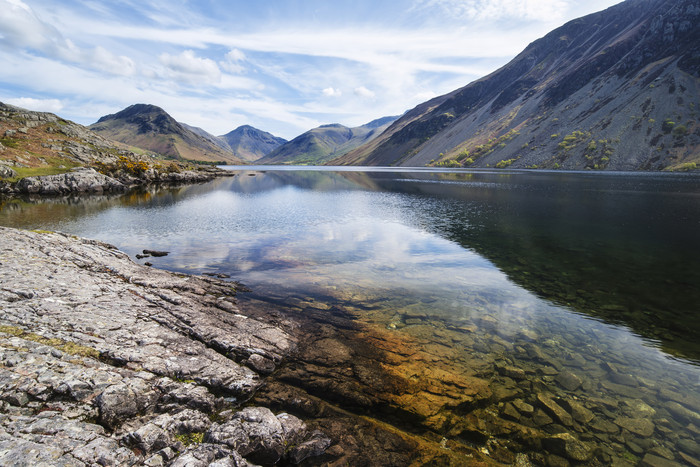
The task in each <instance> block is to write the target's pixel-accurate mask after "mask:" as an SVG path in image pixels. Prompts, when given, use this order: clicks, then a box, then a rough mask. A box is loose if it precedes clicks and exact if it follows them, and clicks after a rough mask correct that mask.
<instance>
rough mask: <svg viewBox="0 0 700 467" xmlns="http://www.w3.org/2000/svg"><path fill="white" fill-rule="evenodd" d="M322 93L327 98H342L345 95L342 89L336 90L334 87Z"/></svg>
mask: <svg viewBox="0 0 700 467" xmlns="http://www.w3.org/2000/svg"><path fill="white" fill-rule="evenodd" d="M321 92H323V95H324V96H326V97H340V96H342V95H343V92H342V91H341V90H340V89H335V88H333V87H327V88H325V89H324V90H323V91H321Z"/></svg>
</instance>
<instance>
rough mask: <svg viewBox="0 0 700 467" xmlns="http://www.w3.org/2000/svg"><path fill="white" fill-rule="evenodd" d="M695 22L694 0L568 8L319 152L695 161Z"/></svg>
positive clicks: (393, 159) (600, 162) (699, 56)
mask: <svg viewBox="0 0 700 467" xmlns="http://www.w3.org/2000/svg"><path fill="white" fill-rule="evenodd" d="M698 25H700V4H699V3H698V1H697V0H627V1H625V2H623V3H621V4H618V5H616V6H613V7H611V8H608V9H607V10H605V11H602V12H599V13H594V14H592V15H588V16H585V17H583V18H579V19H576V20H573V21H571V22H569V23H567V24H565V25H564V26H562V27H560V28H558V29H555V30H554V31H552V32H551V33H549V34H547V35H546V36H545V37H543V38H541V39H539V40H537V41H535V42H533V43H532V44H530V45H529V46H528V47H527V48H526V49H525V50H524V51H523V52H522V53H520V54H519V55H518V56H517V57H515V58H514V59H513V60H512V61H511V62H510V63H508V64H507V65H505V66H503V67H502V68H500V69H499V70H497V71H495V72H493V73H491V74H490V75H488V76H486V77H484V78H481V79H479V80H477V81H474V82H472V83H470V84H468V85H467V86H465V87H463V88H461V89H457V90H455V91H453V92H451V93H449V94H446V95H443V96H440V97H437V98H434V99H432V100H430V101H428V102H426V103H423V104H421V105H419V106H417V107H415V108H414V109H412V110H410V111H409V112H407V113H406V114H404V115H403V116H402V117H401V118H400V119H398V120H397V121H395V122H394V123H393V124H392V125H391V126H390V127H389V128H388V129H387V130H386V131H384V133H383V134H382V135H380V136H379V137H378V138H376V139H374V140H373V141H371V142H369V143H368V144H365V145H363V146H361V147H359V148H356V149H355V150H353V151H350V152H349V153H347V154H346V155H344V156H342V157H340V158H338V159H336V160H333V161H331V162H330V164H334V165H387V166H388V165H398V166H425V165H436V166H449V167H499V168H502V167H512V168H545V169H556V168H562V169H607V170H664V169H670V170H679V169H680V170H682V169H692V168H695V167H697V165H698V164H700V126H698V111H700V109H699V108H698V106H700V79H699V78H700V27H699V26H698Z"/></svg>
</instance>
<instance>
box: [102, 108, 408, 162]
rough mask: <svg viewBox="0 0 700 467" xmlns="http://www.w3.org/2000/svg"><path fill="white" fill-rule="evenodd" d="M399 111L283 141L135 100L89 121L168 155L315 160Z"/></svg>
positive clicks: (358, 140)
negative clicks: (212, 126) (186, 119)
mask: <svg viewBox="0 0 700 467" xmlns="http://www.w3.org/2000/svg"><path fill="white" fill-rule="evenodd" d="M397 118H398V117H384V118H380V119H377V120H374V121H372V122H370V123H367V124H365V125H362V126H358V127H355V128H348V127H346V126H343V125H340V124H332V125H323V126H321V127H318V128H314V129H312V130H309V131H307V132H305V133H303V134H302V135H300V136H298V137H296V138H294V139H293V140H292V141H287V140H285V139H283V138H279V137H276V136H274V135H272V134H270V133H268V132H266V131H262V130H259V129H257V128H254V127H252V126H250V125H243V126H239V127H238V128H236V129H235V130H232V131H230V132H229V133H227V134H225V135H222V136H214V135H212V134H210V133H208V132H207V131H205V130H203V129H202V128H198V127H194V126H190V125H187V124H185V123H180V122H177V121H176V120H175V119H174V118H173V117H172V116H170V115H169V114H168V113H167V112H166V111H165V110H163V109H161V108H160V107H157V106H155V105H149V104H134V105H131V106H129V107H127V108H126V109H124V110H122V111H120V112H117V113H115V114H111V115H106V116H104V117H102V118H100V119H99V120H98V121H97V122H96V123H94V124H92V125H90V126H89V128H90V129H91V130H92V131H94V132H95V133H97V134H99V135H101V136H103V137H105V138H108V139H111V140H114V141H118V142H120V143H122V144H125V145H127V146H128V147H129V148H131V149H136V148H138V149H141V150H145V151H151V152H155V153H158V154H161V155H163V156H166V157H170V158H173V159H183V160H193V161H205V162H220V163H226V164H242V163H243V164H245V163H252V162H255V163H257V164H305V165H311V164H313V165H320V164H323V163H325V162H328V161H329V160H331V159H334V158H336V157H339V156H342V155H344V154H346V153H347V152H348V151H351V150H352V149H355V148H356V147H358V146H360V145H362V144H365V143H367V142H369V141H371V140H372V139H374V138H375V137H377V136H379V135H380V134H381V133H382V131H384V130H385V129H386V128H387V127H388V126H389V125H390V124H391V123H392V122H393V121H395V120H396V119H397Z"/></svg>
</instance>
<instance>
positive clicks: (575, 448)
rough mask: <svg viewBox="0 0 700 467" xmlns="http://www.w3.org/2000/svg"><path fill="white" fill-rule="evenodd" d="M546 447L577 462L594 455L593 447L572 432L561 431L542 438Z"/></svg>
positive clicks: (586, 459) (584, 460)
mask: <svg viewBox="0 0 700 467" xmlns="http://www.w3.org/2000/svg"><path fill="white" fill-rule="evenodd" d="M542 444H543V445H544V447H545V448H546V449H548V450H549V451H551V452H553V453H554V454H559V455H561V456H564V457H566V458H567V459H571V460H573V461H577V462H586V461H588V460H590V459H591V457H593V452H592V451H591V448H589V447H588V445H587V444H586V443H583V442H581V441H579V440H578V439H576V438H575V437H574V436H573V435H572V434H570V433H559V434H556V435H553V436H551V437H549V438H545V439H543V440H542Z"/></svg>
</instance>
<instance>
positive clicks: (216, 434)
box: [204, 407, 286, 465]
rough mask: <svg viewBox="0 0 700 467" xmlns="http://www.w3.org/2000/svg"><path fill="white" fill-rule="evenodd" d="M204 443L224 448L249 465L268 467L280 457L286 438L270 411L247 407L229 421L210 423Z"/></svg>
mask: <svg viewBox="0 0 700 467" xmlns="http://www.w3.org/2000/svg"><path fill="white" fill-rule="evenodd" d="M204 442H206V443H212V444H223V445H226V446H228V447H229V448H231V449H234V450H235V451H237V452H238V453H239V454H241V455H242V456H243V457H245V458H246V459H248V460H249V461H250V462H253V463H258V464H266V465H270V464H274V463H276V462H277V461H279V460H280V458H281V457H282V454H284V451H285V445H286V438H285V433H284V430H283V428H282V424H281V423H280V421H279V420H278V419H277V417H275V416H274V414H273V413H272V412H271V411H270V409H267V408H263V407H247V408H245V409H243V410H241V411H240V412H237V413H236V414H234V416H233V419H231V420H230V421H228V422H226V423H224V424H221V425H219V424H214V425H213V426H212V427H211V428H210V429H209V431H207V433H206V434H205V435H204Z"/></svg>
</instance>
